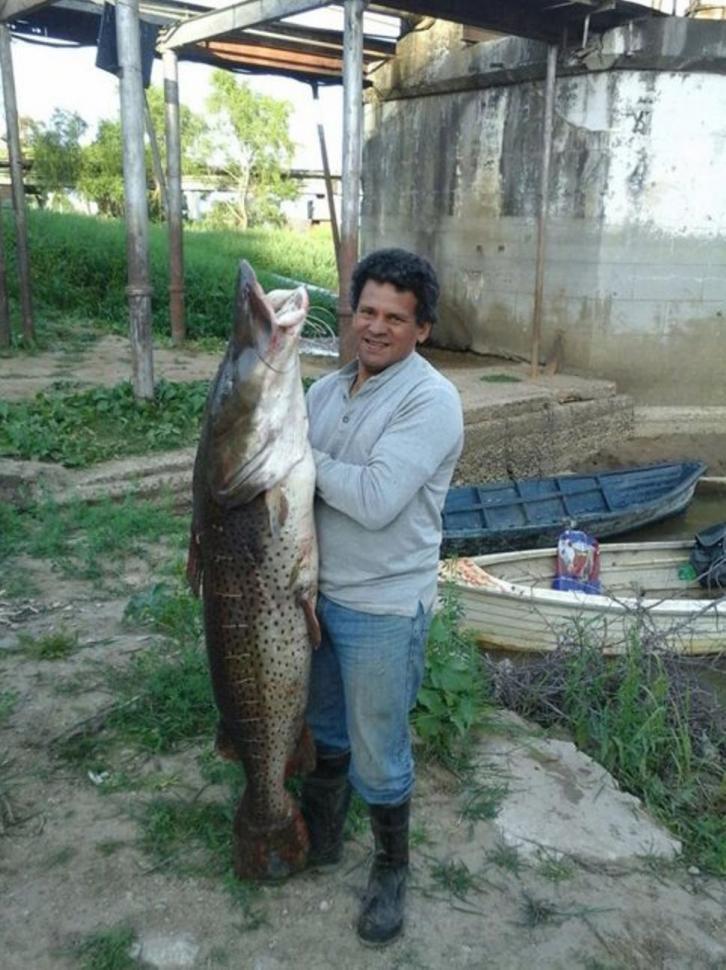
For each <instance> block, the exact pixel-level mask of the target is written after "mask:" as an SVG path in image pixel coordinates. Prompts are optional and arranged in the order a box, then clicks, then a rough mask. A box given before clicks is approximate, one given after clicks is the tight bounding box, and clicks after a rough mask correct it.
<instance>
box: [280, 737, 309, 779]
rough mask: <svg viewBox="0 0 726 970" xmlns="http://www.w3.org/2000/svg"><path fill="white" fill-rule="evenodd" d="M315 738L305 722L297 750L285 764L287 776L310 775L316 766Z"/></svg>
mask: <svg viewBox="0 0 726 970" xmlns="http://www.w3.org/2000/svg"><path fill="white" fill-rule="evenodd" d="M315 761H316V754H315V739H314V738H313V733H312V731H311V730H310V728H309V727H308V726H307V724H303V729H302V731H301V732H300V738H299V739H298V742H297V747H296V748H295V752H294V754H293V756H292V758H290V760H289V761H288V762H287V764H286V765H285V778H292V777H293V776H294V775H309V774H310V772H311V771H312V770H313V768H314V767H315Z"/></svg>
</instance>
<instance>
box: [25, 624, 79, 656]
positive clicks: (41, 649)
mask: <svg viewBox="0 0 726 970" xmlns="http://www.w3.org/2000/svg"><path fill="white" fill-rule="evenodd" d="M18 645H19V646H20V649H21V650H22V651H23V653H24V654H25V656H26V657H28V658H29V659H31V660H64V659H65V658H66V657H70V655H71V654H72V653H75V652H76V650H78V649H79V643H78V632H77V631H71V630H66V629H64V628H61V629H59V630H53V631H51V632H50V633H44V634H42V636H39V637H32V636H31V635H30V634H29V633H19V634H18Z"/></svg>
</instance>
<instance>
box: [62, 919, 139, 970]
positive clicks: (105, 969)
mask: <svg viewBox="0 0 726 970" xmlns="http://www.w3.org/2000/svg"><path fill="white" fill-rule="evenodd" d="M135 939H136V934H135V933H134V931H133V930H132V929H131V928H130V927H128V926H118V927H115V928H114V929H110V930H101V931H99V932H98V933H92V934H90V935H89V936H87V937H85V938H84V939H83V940H81V941H80V942H79V943H77V944H76V945H75V946H74V947H73V948H72V952H73V955H74V956H75V957H76V958H77V960H78V967H79V970H141V964H140V963H139V962H138V960H136V959H135V958H134V957H132V956H131V953H130V951H131V947H132V946H133V943H134V941H135Z"/></svg>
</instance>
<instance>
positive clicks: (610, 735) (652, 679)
mask: <svg viewBox="0 0 726 970" xmlns="http://www.w3.org/2000/svg"><path fill="white" fill-rule="evenodd" d="M576 633H577V636H578V638H579V639H578V640H577V642H576V643H573V646H572V648H571V649H568V650H567V651H563V652H562V654H561V655H560V656H559V657H558V658H557V661H556V662H554V661H553V663H552V666H551V669H549V670H543V672H542V673H541V674H539V675H538V676H539V680H538V684H537V685H536V686H535V687H532V686H530V687H528V688H527V689H525V690H523V691H522V692H521V695H520V698H519V701H518V702H517V704H516V709H517V710H518V711H519V712H520V713H522V714H524V715H525V716H528V717H533V718H535V719H536V720H538V721H540V723H542V724H544V725H546V726H552V725H555V726H557V727H564V728H566V730H567V731H568V733H569V734H570V735H571V736H572V737H573V738H574V740H575V743H576V744H577V746H578V747H579V748H581V749H582V750H583V751H585V752H587V753H588V754H589V755H591V756H592V757H593V758H594V759H595V760H597V761H598V762H599V763H600V764H601V765H603V766H604V767H605V768H606V769H607V771H609V772H610V773H611V774H612V775H613V777H614V778H615V779H616V780H617V782H618V784H619V785H620V786H621V787H622V788H623V789H624V790H626V791H628V792H631V793H632V794H634V795H636V796H637V797H638V798H640V799H642V801H643V802H644V803H645V805H646V806H647V808H648V809H649V810H650V811H651V813H652V814H653V815H655V816H656V817H657V818H658V819H660V821H662V822H663V823H664V824H665V825H667V826H668V827H669V828H670V829H671V831H672V832H673V833H674V834H675V835H676V836H677V837H678V838H679V839H680V840H681V842H682V843H683V856H684V860H685V861H686V862H687V863H688V864H695V865H697V866H698V867H699V868H701V869H702V870H704V871H706V872H709V873H713V874H717V875H724V874H726V814H724V812H723V805H724V800H725V798H726V784H725V783H724V754H725V753H726V746H725V745H724V738H723V733H722V729H721V728H720V727H718V725H717V723H716V722H717V721H718V718H716V721H714V720H713V715H712V713H711V714H708V713H706V712H701V713H700V714H699V716H698V717H695V718H694V715H693V712H692V710H691V706H692V701H691V694H690V693H689V687H688V681H687V680H685V679H684V676H683V674H680V675H679V673H678V668H677V666H676V663H675V662H674V661H673V660H672V659H671V660H670V661H669V662H668V663H666V661H665V660H664V656H663V655H662V654H660V653H658V652H657V651H654V650H650V649H647V648H645V647H644V646H643V643H642V641H641V638H640V634H639V631H638V629H637V627H635V628H634V629H633V630H632V631H631V635H630V640H629V643H628V644H626V647H625V650H624V652H623V653H622V654H621V655H618V656H616V657H606V656H604V655H603V651H602V645H601V644H599V643H593V642H590V640H589V639H588V635H587V631H584V630H579V631H576ZM540 693H541V695H542V696H543V697H545V698H546V702H545V703H542V704H540V703H539V700H538V698H539V695H540ZM555 711H556V712H558V713H557V714H554V713H553V712H555Z"/></svg>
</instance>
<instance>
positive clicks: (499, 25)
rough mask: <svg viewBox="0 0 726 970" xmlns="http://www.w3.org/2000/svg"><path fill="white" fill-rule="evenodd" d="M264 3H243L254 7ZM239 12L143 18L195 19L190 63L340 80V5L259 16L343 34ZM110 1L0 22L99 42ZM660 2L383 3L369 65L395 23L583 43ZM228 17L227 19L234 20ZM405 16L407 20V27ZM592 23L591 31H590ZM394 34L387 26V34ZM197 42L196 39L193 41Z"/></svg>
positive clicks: (181, 52)
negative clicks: (331, 22)
mask: <svg viewBox="0 0 726 970" xmlns="http://www.w3.org/2000/svg"><path fill="white" fill-rule="evenodd" d="M254 3H255V0H246V2H243V3H238V4H237V5H234V7H235V9H243V8H244V9H246V8H249V7H251V6H253V5H254ZM232 6H233V5H230V4H224V0H196V2H185V0H140V15H141V17H142V18H143V19H144V20H146V21H148V22H150V23H153V24H156V25H158V26H159V28H160V29H161V30H162V31H164V30H169V31H171V30H172V29H176V30H177V31H181V30H182V25H185V26H184V28H183V30H185V31H187V32H189V30H190V28H189V24H190V23H191V22H192V19H193V18H199V21H201V23H199V21H194V23H196V24H197V29H196V34H197V35H202V34H203V31H204V30H208V31H210V32H209V33H207V34H206V36H203V37H202V38H201V39H199V38H195V39H194V40H193V41H192V42H190V43H184V45H183V46H180V47H178V49H177V53H178V56H179V57H180V59H182V60H188V61H200V62H203V63H207V64H211V65H214V66H216V67H224V68H227V69H229V70H233V71H238V72H243V73H264V74H281V75H285V76H288V77H293V78H296V79H298V80H305V81H309V82H310V81H313V82H319V83H339V82H340V79H341V70H342V50H343V27H342V8H341V6H340V5H339V4H337V5H336V4H327V5H326V4H322V3H319V2H316V0H308V2H304V0H302V2H300V0H276V2H273V3H268V4H267V6H264V5H260V4H258V6H259V9H260V10H262V11H264V10H265V9H268V10H271V11H273V10H274V11H283V12H287V11H293V12H294V11H296V10H297V11H298V12H299V11H300V10H310V9H314V8H323V7H324V8H325V10H326V12H332V13H334V14H337V15H338V19H339V21H340V24H339V28H338V29H327V28H326V29H323V28H320V27H315V26H311V24H310V21H309V19H308V21H307V22H306V21H305V18H304V17H301V16H292V17H290V16H284V17H281V16H277V17H276V18H275V19H273V20H269V21H266V22H264V23H255V24H254V26H251V27H246V28H245V29H241V30H240V29H234V28H233V29H228V28H229V25H230V24H231V23H233V21H232V20H229V15H230V9H231V8H232ZM102 9H103V2H102V0H58V2H57V3H47V2H45V3H44V2H43V0H0V20H6V21H7V22H8V23H9V25H10V27H11V29H12V30H13V32H14V33H15V34H16V35H19V36H22V37H23V38H24V39H27V40H30V41H36V42H38V43H47V42H51V43H52V42H54V41H55V42H58V41H64V42H71V43H75V44H79V45H84V46H89V45H95V44H96V41H97V37H98V28H99V20H100V15H101V12H102ZM657 13H658V11H657V10H654V9H653V4H652V3H647V2H626V0H606V2H601V0H386V2H384V4H373V5H371V7H370V8H369V9H368V10H367V11H366V14H365V17H364V55H363V56H364V68H370V67H371V66H372V65H373V64H375V63H377V62H379V61H381V60H384V59H387V58H389V57H390V56H392V55H393V54H394V53H395V45H396V34H397V31H396V30H395V29H393V30H392V29H391V25H395V24H397V23H400V22H401V21H402V22H403V25H404V28H405V26H406V22H407V21H408V20H410V19H411V18H412V17H413V18H420V17H435V18H440V19H444V20H449V21H455V22H459V23H463V24H467V25H469V26H473V27H479V28H484V29H486V30H492V31H498V32H501V33H507V34H516V35H519V36H522V37H529V38H533V39H537V40H544V41H549V42H557V41H561V40H563V38H566V39H567V40H569V42H570V43H573V42H575V43H576V42H577V40H578V39H579V37H580V36H581V34H582V32H583V30H584V29H588V30H589V31H590V32H599V31H602V30H606V29H609V28H610V27H613V26H616V25H617V24H619V23H623V22H624V21H627V20H631V19H634V18H637V17H643V16H648V15H653V14H657ZM225 18H227V19H225ZM399 18H400V20H399ZM586 22H587V28H585V24H586ZM384 27H385V29H384ZM189 35H190V36H191V34H189Z"/></svg>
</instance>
